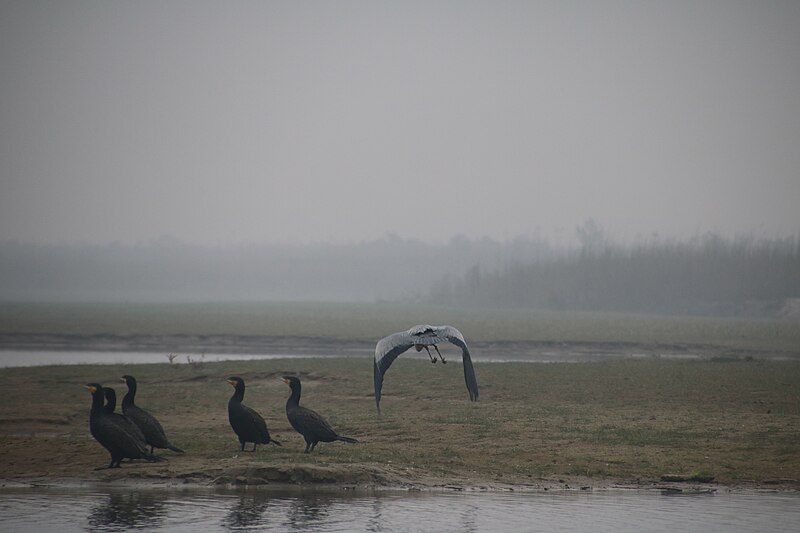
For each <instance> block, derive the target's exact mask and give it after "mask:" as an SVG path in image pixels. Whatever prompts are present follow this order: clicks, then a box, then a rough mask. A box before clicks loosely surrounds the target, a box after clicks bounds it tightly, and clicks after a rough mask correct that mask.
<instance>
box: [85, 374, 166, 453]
mask: <svg viewBox="0 0 800 533" xmlns="http://www.w3.org/2000/svg"><path fill="white" fill-rule="evenodd" d="M86 388H87V389H88V390H89V392H91V393H92V410H91V411H90V412H89V431H91V433H92V437H94V438H95V440H96V441H97V442H99V443H100V445H101V446H103V448H105V449H106V450H108V452H109V453H110V454H111V462H110V463H109V464H108V466H107V467H106V468H119V464H120V462H122V460H123V459H125V458H129V459H147V460H148V461H163V460H164V459H163V458H161V457H158V456H156V455H152V454H149V453H147V446H146V445H145V443H144V441H140V440H139V439H138V438H137V437H135V436H134V435H133V434H132V433H131V432H130V431H128V430H127V429H125V427H124V426H122V425H121V424H119V422H118V421H117V420H116V419H115V416H116V415H113V414H110V413H109V412H108V411H106V408H105V407H104V406H103V400H104V398H105V393H104V392H103V386H102V385H100V384H99V383H89V384H88V385H86Z"/></svg>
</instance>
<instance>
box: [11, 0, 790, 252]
mask: <svg viewBox="0 0 800 533" xmlns="http://www.w3.org/2000/svg"><path fill="white" fill-rule="evenodd" d="M798 28H800V4H799V3H797V2H779V1H771V2H748V1H731V0H717V1H714V0H712V1H707V2H700V3H698V2H689V1H669V2H666V1H665V2H646V3H629V2H619V1H613V0H612V1H608V2H596V3H593V2H576V1H566V2H562V1H558V2H555V1H552V2H544V1H540V2H516V1H505V2H455V1H443V2H434V3H431V2H416V1H412V2H378V3H376V2H368V1H342V2H308V1H306V2H294V1H292V2H276V1H267V2H262V1H254V2H249V1H239V2H233V3H230V2H215V1H204V0H191V1H188V0H186V1H181V0H176V1H171V2H156V1H140V2H100V1H89V0H67V1H63V2H44V1H40V0H26V1H3V2H1V3H0V72H2V76H0V187H1V188H2V190H1V191H0V192H1V193H2V194H0V241H9V240H17V241H22V242H32V243H88V244H98V245H101V244H108V243H111V242H120V243H122V244H130V245H135V244H136V243H140V242H141V243H148V242H151V241H153V240H155V239H159V238H160V237H162V236H165V235H166V236H170V237H172V238H175V239H177V240H178V241H180V242H184V243H191V244H201V245H224V246H227V245H231V244H240V243H319V242H325V243H359V242H369V241H373V240H376V239H382V238H384V237H385V236H386V235H388V234H394V235H399V236H400V237H401V238H404V239H412V240H420V241H424V242H433V243H440V244H442V243H447V242H449V241H450V239H451V238H452V237H454V236H456V235H462V236H465V237H467V238H470V239H480V238H483V237H484V236H486V237H489V238H492V239H495V240H499V241H505V240H510V239H513V238H515V237H517V236H523V237H531V236H542V237H544V238H547V239H549V240H551V241H553V242H555V243H574V242H575V239H574V236H575V231H574V229H575V227H577V226H579V225H581V224H583V222H584V221H586V220H588V219H594V220H596V221H597V222H598V223H600V224H601V225H602V226H603V227H604V228H605V229H606V231H607V232H608V234H609V235H610V236H612V237H613V238H615V239H618V240H623V241H625V240H632V239H635V238H636V237H637V236H644V237H649V236H651V235H652V234H653V233H658V234H659V235H661V236H666V237H677V238H691V237H694V236H696V235H702V234H704V233H706V232H709V231H710V232H714V233H717V234H721V235H723V236H734V235H739V234H748V235H751V234H752V235H756V236H759V237H761V236H768V237H773V236H786V235H791V234H794V233H796V232H797V231H798V229H800V214H799V213H800V210H798V209H797V205H798V199H800V179H799V178H798V170H799V169H800V62H798V60H797V58H798V57H800V32H798V31H797V29H798Z"/></svg>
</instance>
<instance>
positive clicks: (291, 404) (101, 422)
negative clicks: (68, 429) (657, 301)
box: [86, 375, 358, 468]
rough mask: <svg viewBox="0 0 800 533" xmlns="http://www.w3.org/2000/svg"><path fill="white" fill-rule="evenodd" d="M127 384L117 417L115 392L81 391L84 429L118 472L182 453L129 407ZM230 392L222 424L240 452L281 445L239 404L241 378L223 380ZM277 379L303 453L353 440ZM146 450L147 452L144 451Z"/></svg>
mask: <svg viewBox="0 0 800 533" xmlns="http://www.w3.org/2000/svg"><path fill="white" fill-rule="evenodd" d="M121 380H122V381H124V382H125V383H127V385H128V393H127V394H126V395H125V397H124V398H123V399H122V414H120V413H117V412H115V410H116V407H117V394H116V392H115V391H114V389H112V388H111V387H103V386H102V385H100V384H99V383H89V384H88V385H86V388H87V389H88V390H89V392H91V394H92V409H91V411H90V412H89V430H90V432H91V434H92V436H93V437H94V438H95V440H96V441H97V442H99V443H100V444H101V445H102V446H103V447H104V448H105V449H106V450H108V453H109V454H111V462H110V463H109V464H108V466H106V467H101V468H119V466H120V463H121V462H122V460H123V459H145V460H147V461H151V462H155V461H163V460H164V458H163V457H161V456H158V455H154V454H153V449H154V448H164V449H168V450H172V451H174V452H177V453H184V451H183V450H182V449H180V448H178V447H177V446H175V445H173V444H172V443H170V441H169V439H168V438H167V435H166V434H165V433H164V428H163V427H162V426H161V424H160V423H159V421H158V420H157V419H156V417H154V416H153V415H152V414H150V413H148V412H147V411H145V410H144V409H142V408H140V407H138V406H137V405H136V404H135V403H134V398H135V396H136V378H134V377H133V376H130V375H125V376H122V378H121ZM227 381H228V383H230V384H231V385H233V387H234V391H233V396H231V399H230V400H228V421H229V422H230V424H231V429H233V432H234V433H235V434H236V437H237V438H238V439H239V443H240V444H241V451H244V445H245V443H247V442H252V443H253V449H252V450H250V451H253V452H254V451H256V446H258V445H259V444H275V445H277V446H280V445H281V443H280V442H278V441H276V440H275V439H273V438H272V437H270V435H269V430H268V429H267V423H266V422H265V421H264V418H263V417H262V416H261V415H260V414H258V412H256V411H255V410H254V409H252V408H250V407H248V406H246V405H244V404H243V403H242V400H244V390H245V385H244V380H243V379H242V378H240V377H237V376H233V377H230V378H228V380H227ZM283 381H284V382H285V383H286V384H288V385H289V387H290V388H291V390H292V392H291V395H290V396H289V399H288V400H287V401H286V417H287V418H288V420H289V423H290V424H291V426H292V427H293V428H294V429H295V430H296V431H297V432H298V433H300V435H302V436H303V439H305V441H306V449H305V453H309V452H311V451H312V450H313V449H314V447H315V446H316V445H317V443H318V442H333V441H337V440H339V441H342V442H353V443H355V442H358V441H357V440H356V439H352V438H350V437H343V436H341V435H339V434H337V433H336V431H334V430H333V428H332V427H331V425H330V424H329V423H328V421H327V420H325V419H324V418H323V417H322V415H320V414H319V413H317V412H316V411H313V410H311V409H308V408H307V407H303V406H301V405H300V380H299V379H298V378H296V377H294V376H284V377H283ZM148 446H150V450H149V451H148V450H147V447H148Z"/></svg>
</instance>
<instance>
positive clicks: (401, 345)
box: [373, 324, 478, 413]
mask: <svg viewBox="0 0 800 533" xmlns="http://www.w3.org/2000/svg"><path fill="white" fill-rule="evenodd" d="M445 341H447V342H450V343H452V344H455V345H456V346H458V347H460V348H461V360H462V362H463V364H464V381H465V382H466V384H467V391H468V392H469V399H470V401H473V402H474V401H477V399H478V381H477V380H476V379H475V369H474V368H473V366H472V359H471V358H470V356H469V348H467V341H465V340H464V336H463V335H462V334H461V332H460V331H458V330H457V329H456V328H454V327H453V326H429V325H427V324H425V325H419V326H414V327H413V328H411V329H409V330H406V331H400V332H398V333H392V334H391V335H389V336H387V337H384V338H382V339H381V340H379V341H378V344H377V345H376V346H375V361H374V363H373V377H374V380H375V407H377V409H378V413H380V412H381V388H382V387H383V375H384V374H385V373H386V371H387V370H389V367H390V366H391V365H392V363H393V362H394V360H395V359H397V357H398V356H399V355H400V354H402V353H403V352H405V351H406V350H408V349H409V348H411V347H412V346H413V347H414V348H416V350H417V351H418V352H420V351H422V349H423V348H425V351H427V352H428V357H430V359H431V363H435V362H436V356H434V355H431V350H430V348H428V347H429V346H433V348H434V350H436V353H437V354H438V355H439V359H441V360H442V363H447V361H445V360H444V357H442V354H441V352H439V348H437V347H436V345H437V344H439V343H440V342H445Z"/></svg>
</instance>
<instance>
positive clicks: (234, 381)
mask: <svg viewBox="0 0 800 533" xmlns="http://www.w3.org/2000/svg"><path fill="white" fill-rule="evenodd" d="M227 381H228V383H230V384H231V385H233V388H234V389H235V390H234V392H233V396H231V399H230V400H228V420H229V421H230V423H231V428H233V432H234V433H236V436H237V437H239V443H241V445H242V451H244V443H245V442H252V443H253V449H252V450H251V451H256V446H258V445H259V444H270V443H272V444H277V445H278V446H280V445H281V443H280V442H278V441H276V440H275V439H272V438H270V436H269V430H268V429H267V423H266V422H264V419H263V418H262V417H261V415H260V414H258V413H257V412H255V411H254V410H253V409H251V408H250V407H247V406H246V405H244V404H243V403H242V400H244V380H243V379H242V378H240V377H236V376H233V377H230V378H228V380H227Z"/></svg>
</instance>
